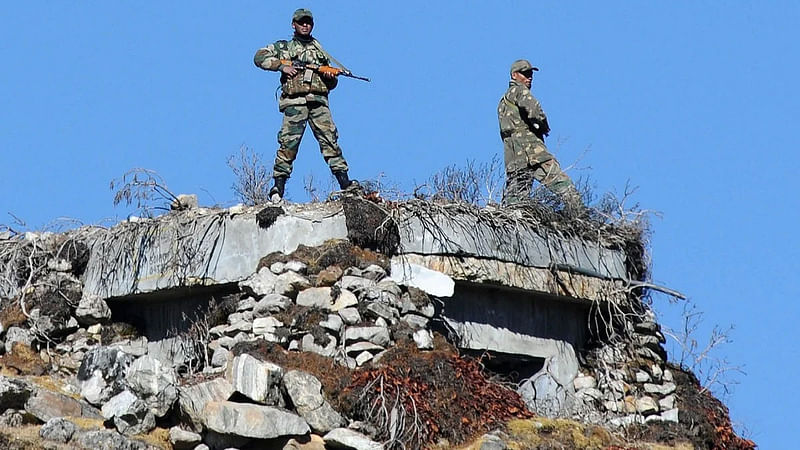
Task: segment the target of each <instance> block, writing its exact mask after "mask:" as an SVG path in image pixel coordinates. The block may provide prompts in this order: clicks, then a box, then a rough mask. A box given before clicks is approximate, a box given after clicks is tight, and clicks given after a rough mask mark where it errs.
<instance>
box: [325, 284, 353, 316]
mask: <svg viewBox="0 0 800 450" xmlns="http://www.w3.org/2000/svg"><path fill="white" fill-rule="evenodd" d="M351 306H358V298H356V295H355V294H353V293H352V292H350V291H349V290H347V289H341V290H340V291H339V296H338V297H336V301H334V302H333V305H331V307H330V310H331V311H341V310H343V309H345V308H349V307H351Z"/></svg>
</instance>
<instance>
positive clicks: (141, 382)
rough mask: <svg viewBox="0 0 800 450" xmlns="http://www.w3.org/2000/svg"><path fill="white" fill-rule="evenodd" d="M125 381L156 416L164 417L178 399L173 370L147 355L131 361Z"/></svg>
mask: <svg viewBox="0 0 800 450" xmlns="http://www.w3.org/2000/svg"><path fill="white" fill-rule="evenodd" d="M125 381H126V383H127V385H128V386H130V388H131V390H132V391H133V392H134V393H135V394H136V395H137V396H139V397H140V398H141V399H142V400H144V402H145V403H146V404H147V406H148V407H149V408H150V411H152V413H153V414H154V415H155V416H156V417H164V416H165V415H166V414H167V412H168V411H169V410H170V408H172V405H173V404H174V403H175V400H177V399H178V387H177V377H176V374H175V370H174V369H173V368H171V367H167V366H164V365H162V364H161V362H160V361H159V360H157V359H155V358H153V357H151V356H149V355H145V356H141V357H139V358H137V359H136V360H135V361H134V362H133V363H131V365H130V367H128V370H127V372H126V375H125Z"/></svg>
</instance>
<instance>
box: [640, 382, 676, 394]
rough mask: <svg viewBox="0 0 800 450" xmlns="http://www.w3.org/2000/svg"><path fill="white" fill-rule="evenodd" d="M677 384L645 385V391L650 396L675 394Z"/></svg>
mask: <svg viewBox="0 0 800 450" xmlns="http://www.w3.org/2000/svg"><path fill="white" fill-rule="evenodd" d="M676 388H677V387H676V386H675V383H664V384H652V383H646V384H645V385H644V391H645V392H647V393H648V394H660V395H669V394H672V393H673V392H675V389H676Z"/></svg>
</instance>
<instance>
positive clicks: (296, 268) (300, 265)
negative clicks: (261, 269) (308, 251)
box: [285, 261, 308, 275]
mask: <svg viewBox="0 0 800 450" xmlns="http://www.w3.org/2000/svg"><path fill="white" fill-rule="evenodd" d="M285 267H286V270H291V271H292V272H297V273H299V274H303V275H305V274H306V272H308V266H307V265H306V263H304V262H302V261H289V262H287V263H286V266H285Z"/></svg>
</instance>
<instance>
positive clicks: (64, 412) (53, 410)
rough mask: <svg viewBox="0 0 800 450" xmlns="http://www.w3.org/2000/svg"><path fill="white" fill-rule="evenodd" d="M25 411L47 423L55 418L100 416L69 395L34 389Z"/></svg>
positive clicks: (26, 403)
mask: <svg viewBox="0 0 800 450" xmlns="http://www.w3.org/2000/svg"><path fill="white" fill-rule="evenodd" d="M25 411H27V412H28V414H30V415H32V416H34V417H36V418H37V419H39V420H41V421H42V422H47V421H48V420H50V419H52V418H54V417H65V416H71V417H81V416H84V415H87V416H90V417H97V416H98V415H97V413H96V410H94V409H93V408H91V407H89V406H88V405H85V406H84V405H83V404H81V402H79V401H78V400H75V399H74V398H72V397H70V396H68V395H64V394H59V393H57V392H52V391H48V390H46V389H41V388H36V389H34V391H33V393H32V394H31V396H30V397H29V398H28V401H27V402H25Z"/></svg>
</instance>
